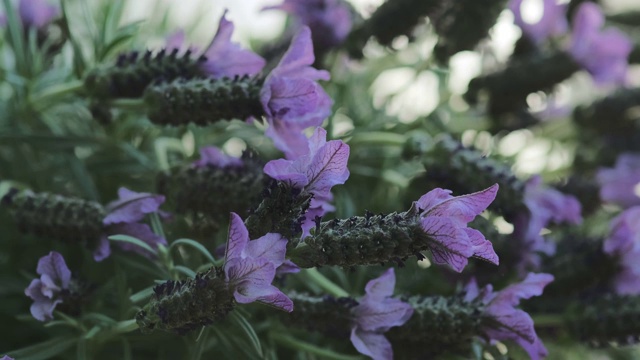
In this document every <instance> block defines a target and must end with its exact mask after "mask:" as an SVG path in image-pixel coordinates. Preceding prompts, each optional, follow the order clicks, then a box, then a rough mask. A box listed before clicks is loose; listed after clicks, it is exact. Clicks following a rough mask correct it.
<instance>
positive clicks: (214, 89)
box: [144, 76, 264, 126]
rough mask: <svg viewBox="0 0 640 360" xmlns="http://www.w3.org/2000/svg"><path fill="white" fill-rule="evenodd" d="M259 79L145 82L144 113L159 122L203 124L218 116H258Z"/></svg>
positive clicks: (220, 119) (242, 118)
mask: <svg viewBox="0 0 640 360" xmlns="http://www.w3.org/2000/svg"><path fill="white" fill-rule="evenodd" d="M261 87H262V80H260V79H257V78H250V77H248V76H244V77H235V78H233V79H230V78H222V79H192V80H183V79H179V80H175V81H172V82H164V83H158V84H155V85H152V86H149V87H148V88H147V90H146V91H145V93H144V102H145V104H146V105H147V116H148V117H149V120H151V122H153V123H156V124H160V125H174V126H177V125H186V124H188V123H194V124H196V125H200V126H205V125H209V124H213V123H215V122H218V121H222V120H232V119H240V120H245V119H248V118H250V117H254V118H257V119H260V118H261V117H262V116H263V115H264V109H263V107H262V103H261V102H260V89H261Z"/></svg>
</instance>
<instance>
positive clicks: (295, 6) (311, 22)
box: [263, 0, 353, 49]
mask: <svg viewBox="0 0 640 360" xmlns="http://www.w3.org/2000/svg"><path fill="white" fill-rule="evenodd" d="M263 10H282V11H285V12H287V13H289V14H291V15H294V16H295V17H296V18H297V20H298V21H299V22H300V23H301V24H302V25H306V26H308V27H309V28H310V29H311V32H312V36H313V43H314V44H315V46H316V47H318V48H320V49H329V48H332V47H335V46H338V45H340V44H341V43H342V42H343V41H344V39H346V38H347V35H349V32H350V31H351V27H352V26H353V20H352V16H351V9H350V8H349V6H348V5H347V3H346V2H343V1H340V0H311V1H309V0H284V3H282V4H280V5H276V6H268V7H266V8H264V9H263Z"/></svg>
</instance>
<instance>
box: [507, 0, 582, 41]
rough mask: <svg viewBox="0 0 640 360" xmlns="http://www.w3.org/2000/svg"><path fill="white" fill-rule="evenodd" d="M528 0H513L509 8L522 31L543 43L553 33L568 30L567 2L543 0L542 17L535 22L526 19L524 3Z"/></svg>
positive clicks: (559, 33)
mask: <svg viewBox="0 0 640 360" xmlns="http://www.w3.org/2000/svg"><path fill="white" fill-rule="evenodd" d="M525 1H526V0H512V1H511V2H510V3H509V9H511V12H513V16H514V22H515V24H516V25H517V26H518V27H519V28H520V29H522V32H523V33H524V34H525V35H526V36H527V37H528V38H530V39H531V40H533V41H534V42H536V43H541V42H543V41H545V40H546V39H548V38H549V37H550V36H553V35H561V34H564V33H565V32H567V30H568V29H569V25H568V24H567V18H566V11H567V6H566V4H558V1H557V0H543V2H542V6H543V13H542V17H540V19H539V20H538V21H537V22H535V23H531V22H527V21H526V20H525V16H523V15H524V11H525V10H524V9H523V6H522V5H523V3H524V2H525Z"/></svg>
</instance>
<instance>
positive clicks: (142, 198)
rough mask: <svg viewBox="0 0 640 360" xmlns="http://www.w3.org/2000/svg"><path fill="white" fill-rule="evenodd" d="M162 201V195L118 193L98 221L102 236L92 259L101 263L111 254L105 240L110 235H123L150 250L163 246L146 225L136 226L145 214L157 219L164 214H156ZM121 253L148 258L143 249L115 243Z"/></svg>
mask: <svg viewBox="0 0 640 360" xmlns="http://www.w3.org/2000/svg"><path fill="white" fill-rule="evenodd" d="M164 201H165V197H164V196H162V195H154V194H150V193H137V192H135V191H131V190H129V189H127V188H124V187H122V188H120V189H119V190H118V200H115V201H112V202H110V203H109V204H107V206H106V207H105V208H106V210H107V211H108V214H107V216H106V217H105V218H104V220H103V221H102V223H103V225H104V226H105V228H104V229H105V230H104V234H103V236H102V237H101V239H100V244H99V246H98V249H97V250H96V251H94V253H93V258H94V259H95V260H96V261H102V260H104V259H105V258H107V257H108V256H109V255H110V254H111V246H110V242H109V239H108V237H109V236H110V235H117V234H124V235H129V236H133V237H135V238H138V239H140V240H142V241H144V242H145V243H147V244H148V245H149V246H151V247H152V248H156V247H158V245H159V244H162V245H166V244H167V240H166V239H164V238H163V237H161V236H158V235H156V234H155V233H154V232H153V231H151V228H150V227H149V225H147V224H143V223H139V221H140V220H142V219H144V217H145V216H146V215H147V214H151V213H154V212H158V213H159V214H160V215H161V216H166V213H163V212H162V211H160V205H162V204H163V203H164ZM118 246H120V247H121V248H122V249H123V250H125V251H134V252H137V253H139V254H141V255H144V256H147V257H150V256H151V255H152V254H149V253H148V252H147V251H145V250H144V249H142V248H140V247H138V246H135V245H133V244H128V243H124V242H118Z"/></svg>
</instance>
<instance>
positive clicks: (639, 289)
mask: <svg viewBox="0 0 640 360" xmlns="http://www.w3.org/2000/svg"><path fill="white" fill-rule="evenodd" d="M639 219H640V206H635V207H632V208H629V209H627V210H625V211H623V212H622V213H621V214H620V215H618V216H617V217H615V218H614V219H613V220H612V221H611V225H610V231H609V237H608V238H607V239H605V241H604V244H603V250H604V252H605V253H606V254H609V255H612V256H617V257H618V259H619V266H620V272H619V273H618V275H617V276H616V277H615V278H614V279H613V286H614V288H615V291H616V292H617V293H618V294H621V295H627V294H629V295H637V294H640V263H638V259H639V258H640V246H639V245H640V221H639Z"/></svg>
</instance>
